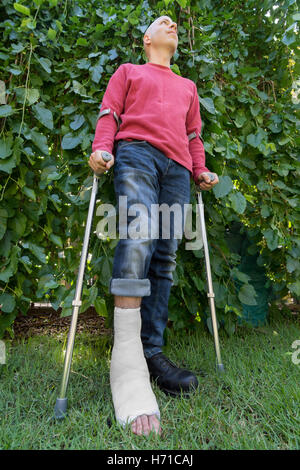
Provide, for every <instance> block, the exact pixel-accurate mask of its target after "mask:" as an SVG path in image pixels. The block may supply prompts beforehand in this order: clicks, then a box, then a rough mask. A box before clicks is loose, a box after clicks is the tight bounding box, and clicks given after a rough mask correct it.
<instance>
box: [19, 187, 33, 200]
mask: <svg viewBox="0 0 300 470" xmlns="http://www.w3.org/2000/svg"><path fill="white" fill-rule="evenodd" d="M22 192H23V193H24V194H25V195H26V196H27V197H29V199H32V200H33V201H36V195H35V192H34V190H33V189H31V188H28V187H27V186H23V188H22Z"/></svg>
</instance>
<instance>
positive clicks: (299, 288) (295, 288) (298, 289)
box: [287, 281, 300, 297]
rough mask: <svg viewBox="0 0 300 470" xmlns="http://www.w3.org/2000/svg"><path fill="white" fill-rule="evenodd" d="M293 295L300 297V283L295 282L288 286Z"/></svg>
mask: <svg viewBox="0 0 300 470" xmlns="http://www.w3.org/2000/svg"><path fill="white" fill-rule="evenodd" d="M287 286H288V288H289V290H290V291H291V292H292V294H295V295H297V296H298V297H300V281H296V282H293V283H292V284H288V285H287Z"/></svg>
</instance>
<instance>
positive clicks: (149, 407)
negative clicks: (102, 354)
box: [110, 307, 160, 428]
mask: <svg viewBox="0 0 300 470" xmlns="http://www.w3.org/2000/svg"><path fill="white" fill-rule="evenodd" d="M110 387H111V393H112V398H113V404H114V409H115V415H116V419H117V421H118V422H119V423H120V424H121V425H122V427H123V428H125V426H126V423H128V424H129V423H131V422H132V421H134V420H135V419H136V418H137V417H138V416H140V415H143V414H146V415H153V414H156V416H157V417H158V419H159V420H160V411H159V408H158V404H157V401H156V397H155V395H154V393H153V390H152V388H151V383H150V374H149V370H148V366H147V362H146V359H145V356H144V351H143V345H142V340H141V313H140V307H138V308H121V307H115V308H114V346H113V349H112V354H111V363H110Z"/></svg>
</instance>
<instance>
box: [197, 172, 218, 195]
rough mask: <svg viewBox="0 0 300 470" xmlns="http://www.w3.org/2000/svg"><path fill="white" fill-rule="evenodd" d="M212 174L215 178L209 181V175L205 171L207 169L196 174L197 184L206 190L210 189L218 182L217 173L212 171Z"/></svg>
mask: <svg viewBox="0 0 300 470" xmlns="http://www.w3.org/2000/svg"><path fill="white" fill-rule="evenodd" d="M213 175H215V178H214V180H213V181H211V179H210V176H209V174H208V173H207V171H205V172H203V173H200V175H199V176H198V181H199V183H198V184H199V186H200V188H201V189H202V190H206V191H207V190H209V189H211V188H212V187H213V186H215V184H218V183H219V178H218V175H217V173H213Z"/></svg>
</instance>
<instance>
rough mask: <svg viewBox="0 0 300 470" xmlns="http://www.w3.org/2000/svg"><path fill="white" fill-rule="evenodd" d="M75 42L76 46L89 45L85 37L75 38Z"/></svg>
mask: <svg viewBox="0 0 300 470" xmlns="http://www.w3.org/2000/svg"><path fill="white" fill-rule="evenodd" d="M76 44H77V46H88V45H89V43H88V42H87V40H86V39H85V38H79V39H77V42H76Z"/></svg>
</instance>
